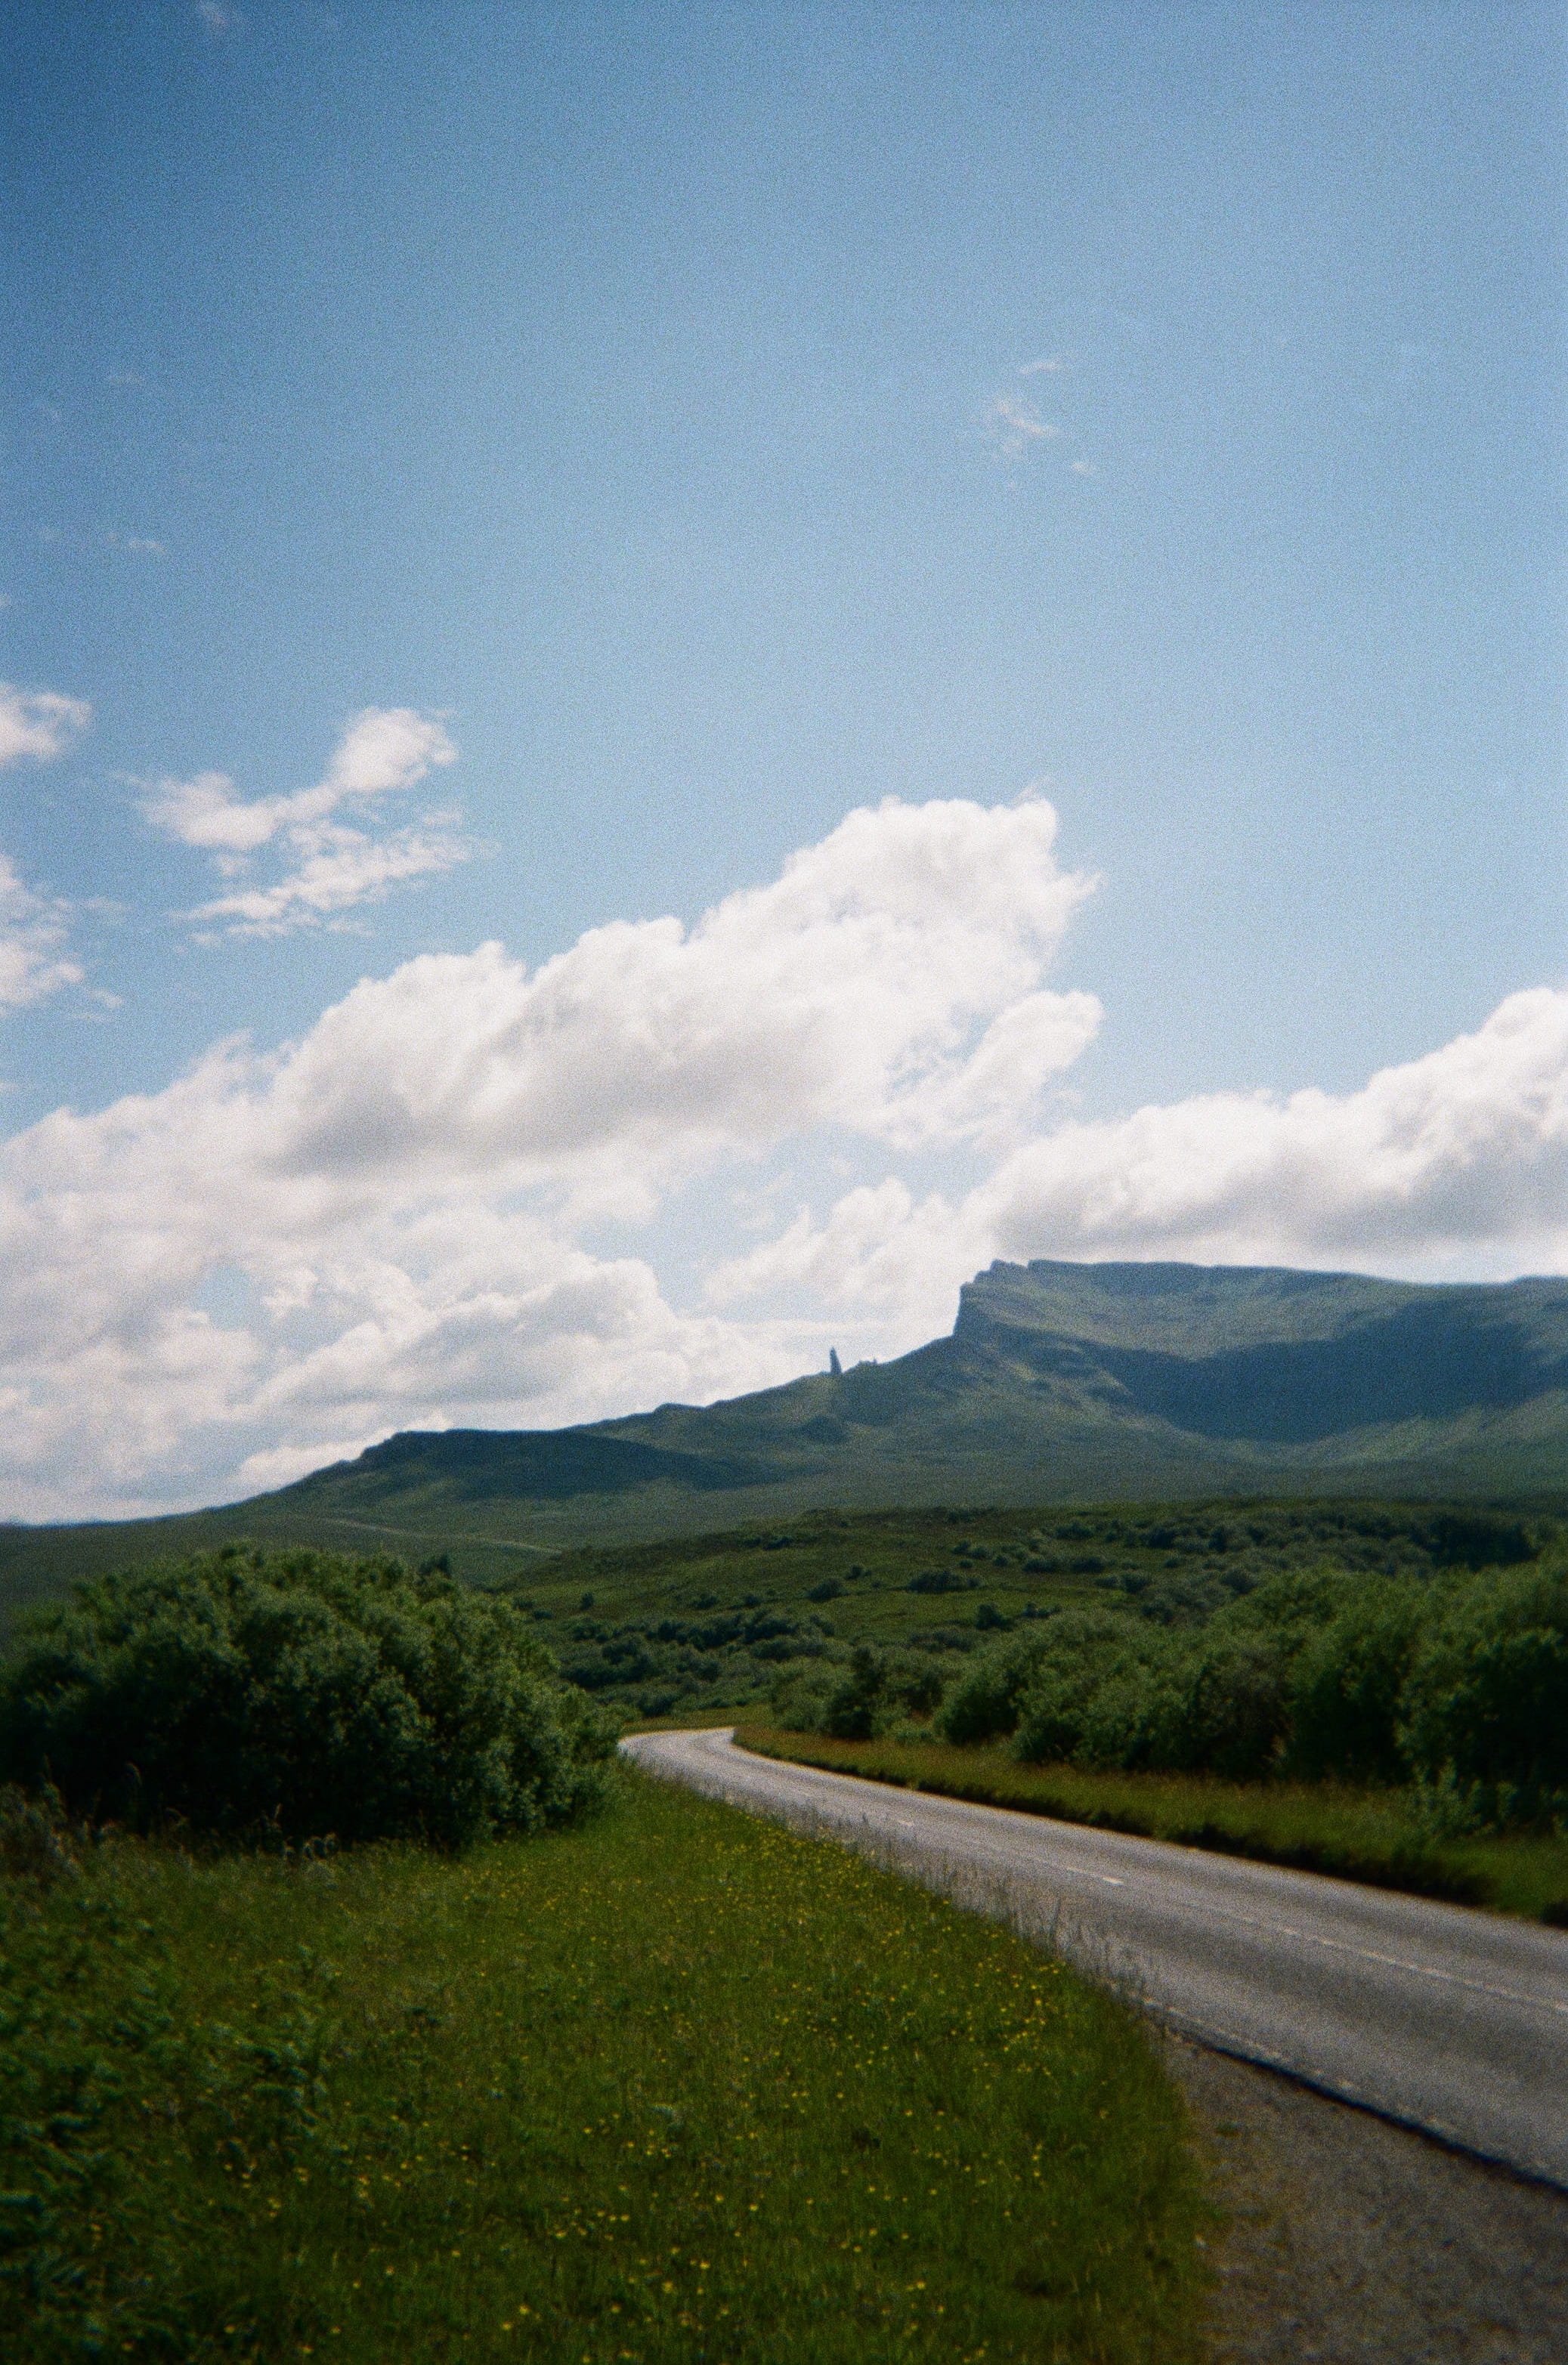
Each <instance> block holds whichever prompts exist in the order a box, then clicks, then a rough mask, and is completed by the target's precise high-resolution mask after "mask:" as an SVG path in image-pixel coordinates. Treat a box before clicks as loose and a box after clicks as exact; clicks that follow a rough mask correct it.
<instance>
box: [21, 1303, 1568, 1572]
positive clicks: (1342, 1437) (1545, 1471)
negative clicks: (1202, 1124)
mask: <svg viewBox="0 0 1568 2365" xmlns="http://www.w3.org/2000/svg"><path fill="white" fill-rule="evenodd" d="M1265 1494H1276V1495H1287V1494H1288V1495H1297V1496H1301V1495H1314V1496H1322V1495H1327V1494H1341V1495H1355V1496H1360V1497H1362V1498H1365V1497H1369V1496H1376V1497H1383V1498H1402V1499H1412V1498H1415V1499H1418V1498H1423V1497H1433V1496H1448V1497H1454V1496H1490V1497H1506V1498H1510V1499H1517V1500H1534V1501H1538V1502H1540V1503H1541V1504H1542V1505H1543V1506H1547V1507H1552V1506H1557V1505H1561V1504H1563V1503H1565V1502H1568V1281H1556V1280H1538V1281H1518V1282H1513V1283H1507V1284H1506V1285H1486V1286H1483V1285H1476V1286H1454V1287H1447V1286H1442V1287H1434V1286H1426V1285H1417V1284H1406V1283H1394V1282H1384V1281H1374V1280H1369V1279H1366V1278H1364V1277H1361V1276H1359V1275H1354V1274H1339V1273H1312V1272H1286V1271H1276V1270H1271V1269H1244V1268H1237V1267H1229V1266H1221V1267H1204V1266H1197V1265H1177V1264H1103V1265H1076V1264H1056V1263H1046V1262H1041V1263H1036V1264H1030V1265H1008V1264H997V1265H993V1266H992V1267H991V1270H990V1271H989V1272H984V1273H981V1274H980V1275H979V1277H978V1278H977V1279H976V1280H974V1281H972V1282H970V1283H968V1284H967V1286H966V1287H965V1289H964V1291H963V1293H962V1298H961V1303H960V1306H959V1312H958V1321H957V1323H956V1324H955V1326H954V1329H953V1332H952V1335H951V1336H950V1337H949V1338H946V1339H935V1340H934V1341H933V1342H932V1343H931V1344H930V1345H929V1346H925V1347H922V1348H919V1349H917V1350H916V1351H914V1352H913V1354H909V1355H905V1356H902V1357H901V1358H900V1359H899V1360H898V1361H897V1362H890V1363H884V1364H878V1363H862V1364H858V1365H857V1366H856V1368H855V1369H854V1370H852V1371H849V1372H846V1373H843V1374H842V1375H833V1374H828V1373H818V1374H815V1375H813V1376H811V1377H809V1378H805V1379H800V1380H795V1381H792V1382H790V1384H788V1385H787V1386H784V1387H778V1388H769V1389H765V1390H763V1391H761V1392H760V1393H758V1394H756V1395H746V1396H740V1397H736V1398H735V1399H734V1400H733V1401H732V1402H730V1403H728V1404H719V1405H711V1406H708V1407H692V1406H685V1405H665V1406H662V1407H660V1408H659V1409H658V1410H657V1411H656V1412H651V1413H644V1414H638V1415H634V1416H632V1417H630V1418H624V1419H620V1420H610V1421H599V1422H593V1423H589V1424H587V1425H585V1426H582V1427H579V1428H576V1429H554V1430H522V1431H499V1430H484V1429H457V1430H446V1431H409V1432H406V1433H404V1434H402V1435H400V1436H397V1437H393V1438H389V1439H388V1440H386V1443H385V1444H382V1445H377V1446H373V1447H372V1448H371V1449H370V1450H369V1451H368V1452H365V1453H363V1454H361V1455H360V1456H359V1457H358V1459H357V1460H355V1461H353V1462H348V1463H337V1464H335V1465H334V1466H333V1467H331V1468H330V1469H327V1470H322V1471H319V1472H317V1473H316V1474H314V1475H312V1476H311V1477H308V1478H305V1479H302V1480H300V1481H299V1482H298V1483H297V1484H296V1485H292V1486H287V1487H284V1488H282V1489H281V1490H280V1491H278V1492H277V1493H275V1494H272V1495H264V1496H256V1497H254V1498H253V1499H252V1501H250V1502H248V1503H243V1504H238V1505H234V1506H231V1507H229V1508H224V1509H221V1510H217V1511H208V1512H199V1513H194V1514H191V1515H189V1516H188V1517H186V1518H184V1519H161V1520H151V1521H140V1522H134V1523H127V1524H122V1525H104V1526H99V1527H94V1528H74V1529H63V1528H60V1529H10V1530H0V1594H3V1595H5V1596H6V1597H9V1598H10V1599H12V1600H16V1599H18V1598H20V1597H24V1596H25V1595H27V1594H28V1592H30V1591H33V1590H39V1591H49V1590H51V1589H52V1588H53V1586H55V1585H56V1584H57V1583H58V1582H59V1580H60V1577H61V1575H63V1574H67V1573H69V1574H75V1573H78V1572H81V1571H84V1570H85V1569H89V1568H93V1567H102V1566H105V1565H109V1564H119V1563H122V1562H124V1561H125V1560H127V1559H129V1558H140V1557H143V1556H145V1555H150V1554H151V1553H154V1552H167V1551H170V1550H172V1549H179V1550H184V1549H189V1548H192V1547H194V1546H196V1545H197V1544H205V1543H208V1542H214V1541H221V1540H222V1539H224V1538H226V1537H230V1536H234V1535H239V1534H248V1535H253V1536H258V1537H262V1538H268V1539H279V1538H290V1539H296V1540H298V1541H311V1542H321V1543H335V1544H338V1545H340V1546H344V1547H349V1546H352V1545H353V1543H355V1542H356V1541H357V1542H359V1543H361V1544H363V1545H364V1546H366V1547H369V1546H372V1545H375V1544H377V1543H380V1544H384V1545H386V1546H388V1547H390V1548H393V1549H397V1550H400V1551H403V1552H410V1553H417V1552H419V1551H420V1550H421V1549H423V1550H436V1549H445V1550H450V1551H451V1552H452V1553H453V1557H454V1564H455V1565H457V1566H458V1567H460V1568H463V1569H464V1570H465V1571H466V1572H467V1573H469V1574H472V1575H476V1576H483V1575H497V1574H499V1573H500V1572H501V1571H502V1570H503V1568H504V1569H515V1568H517V1567H518V1566H519V1565H520V1564H522V1563H523V1562H524V1561H525V1559H526V1556H527V1555H528V1554H529V1553H531V1552H540V1551H551V1550H559V1549H560V1548H562V1547H563V1546H569V1545H573V1544H578V1543H583V1542H587V1541H596V1542H606V1543H608V1542H617V1541H637V1540H640V1539H653V1538H656V1537H660V1536H670V1535H680V1534H695V1533H699V1532H708V1531H711V1530H715V1529H718V1528H721V1527H723V1528H729V1527H738V1526H740V1525H743V1524H745V1522H747V1521H753V1520H760V1521H764V1522H766V1521H767V1519H778V1517H780V1516H782V1515H784V1514H786V1513H792V1512H796V1511H799V1510H801V1509H803V1508H807V1507H809V1506H823V1507H828V1506H836V1507H840V1508H866V1507H870V1506H876V1505H892V1504H901V1503H902V1504H918V1503H934V1502H948V1503H969V1504H976V1503H991V1504H996V1505H1017V1504H1037V1505H1047V1504H1051V1503H1064V1502H1072V1503H1089V1502H1094V1501H1107V1500H1113V1499H1121V1500H1129V1501H1130V1500H1137V1499H1144V1500H1148V1499H1150V1498H1159V1499H1172V1498H1178V1497H1182V1498H1189V1499H1190V1498H1193V1497H1195V1496H1243V1495H1245V1496H1260V1495H1265Z"/></svg>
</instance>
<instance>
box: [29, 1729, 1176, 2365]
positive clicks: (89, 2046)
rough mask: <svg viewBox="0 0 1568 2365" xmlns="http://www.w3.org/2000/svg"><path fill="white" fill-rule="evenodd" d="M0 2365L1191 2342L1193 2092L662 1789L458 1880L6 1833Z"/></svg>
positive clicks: (1037, 2351)
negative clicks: (1176, 2091)
mask: <svg viewBox="0 0 1568 2365" xmlns="http://www.w3.org/2000/svg"><path fill="white" fill-rule="evenodd" d="M6 1854H8V1856H9V1868H8V1870H4V1871H0V2195H3V2198H0V2353H4V2354H5V2355H6V2357H7V2358H14V2359H17V2360H18V2361H19V2365H20V2360H26V2365H64V2361H65V2360H67V2359H71V2360H77V2359H84V2358H90V2357H98V2358H106V2357H116V2358H119V2357H131V2358H140V2359H167V2360H171V2365H173V2360H178V2365H191V2360H201V2359H220V2358H221V2359H258V2360H260V2359H266V2360H273V2359H285V2358H286V2359H297V2358H300V2357H308V2356H311V2355H314V2356H316V2357H317V2358H323V2357H333V2358H339V2359H345V2360H350V2361H351V2365H352V2360H359V2365H383V2360H385V2359H389V2358H408V2359H416V2358H417V2359H420V2360H421V2365H424V2360H430V2365H439V2360H442V2359H456V2358H457V2357H459V2356H461V2357H463V2358H465V2359H486V2358H498V2357H513V2356H518V2355H527V2356H533V2357H539V2358H549V2359H570V2360H572V2365H577V2359H585V2360H588V2365H610V2360H617V2365H688V2360H690V2359H701V2358H707V2359H711V2360H714V2365H717V2361H718V2360H721V2359H727V2360H730V2365H794V2360H796V2359H805V2358H810V2359H812V2360H813V2365H838V2361H839V2360H843V2365H879V2360H890V2359H931V2360H933V2365H935V2360H937V2359H940V2360H943V2365H946V2360H949V2359H959V2358H968V2359H976V2358H980V2357H983V2358H985V2359H987V2360H988V2365H994V2360H1005V2359H1017V2360H1020V2361H1021V2360H1024V2359H1028V2360H1030V2365H1035V2361H1036V2360H1048V2359H1057V2360H1065V2359H1074V2360H1091V2359H1092V2360H1099V2365H1122V2360H1126V2365H1133V2360H1145V2365H1153V2360H1155V2359H1158V2360H1159V2361H1160V2365H1180V2360H1182V2359H1187V2358H1190V2357H1191V2356H1193V2353H1194V2348H1195V2346H1196V2344H1195V2340H1194V2332H1193V2320H1194V2314H1195V2303H1196V2298H1197V2282H1198V2274H1197V2264H1196V2261H1197V2250H1196V2245H1195V2236H1197V2234H1198V2233H1199V2232H1200V2231H1202V2230H1203V2225H1202V2214H1201V2208H1200V2203H1199V2201H1198V2197H1197V2194H1196V2192H1195V2190H1194V2181H1193V2169H1192V2167H1191V2164H1190V2160H1189V2158H1188V2155H1187V2153H1186V2150H1185V2147H1184V2145H1183V2141H1182V2124H1181V2118H1180V2113H1179V2108H1178V2106H1177V2104H1176V2102H1175V2099H1174V2097H1173V2095H1172V2093H1171V2091H1170V2088H1169V2086H1168V2085H1167V2084H1166V2082H1165V2081H1164V2079H1162V2077H1161V2075H1160V2073H1159V2068H1158V2066H1157V2064H1156V2062H1155V2060H1154V2058H1153V2056H1152V2053H1151V2051H1150V2048H1149V2046H1148V2040H1147V2038H1146V2037H1145V2036H1144V2034H1142V2032H1141V2031H1140V2030H1139V2029H1138V2028H1137V2025H1136V2024H1135V2023H1134V2022H1133V2021H1132V2020H1131V2018H1130V2017H1129V2016H1128V2015H1127V2014H1126V2012H1124V2011H1123V2010H1121V2009H1120V2008H1119V2007H1117V2006H1116V2005H1114V2003H1112V2002H1111V2001H1109V2000H1107V1999H1106V1998H1104V1997H1102V1996H1100V1995H1098V1994H1096V1993H1095V1992H1093V1991H1092V1990H1089V1989H1088V1988H1086V1987H1085V1986H1084V1985H1083V1984H1081V1982H1080V1981H1079V1980H1078V1979H1076V1978H1074V1977H1073V1976H1072V1975H1071V1974H1070V1973H1069V1972H1067V1971H1065V1970H1063V1969H1062V1968H1061V1967H1060V1966H1059V1965H1057V1964H1054V1963H1052V1962H1050V1961H1049V1960H1047V1959H1046V1958H1045V1957H1043V1956H1040V1955H1039V1954H1038V1953H1036V1951H1034V1950H1033V1949H1032V1948H1030V1947H1028V1946H1026V1945H1024V1944H1023V1943H1021V1942H1020V1941H1017V1940H1015V1939H1014V1938H1013V1937H1011V1936H1010V1935H1009V1934H1008V1933H1006V1932H1004V1931H1003V1930H1002V1929H1000V1928H998V1927H996V1926H994V1925H991V1924H989V1923H986V1922H980V1921H978V1920H975V1919H972V1918H970V1917H967V1916H965V1915H963V1914H960V1913H958V1912H957V1911H954V1910H952V1909H951V1908H949V1907H948V1906H946V1905H945V1904H943V1903H942V1902H940V1901H939V1900H936V1899H935V1898H933V1897H931V1896H929V1895H927V1894H926V1893H924V1891H923V1890H921V1889H915V1888H913V1887H911V1886H908V1885H905V1884H903V1883H902V1882H899V1881H897V1880H894V1879H892V1878H891V1877H888V1876H887V1875H885V1874H882V1873H880V1872H879V1871H877V1870H876V1869H875V1868H873V1867H872V1866H868V1865H867V1864H866V1863H864V1862H863V1861H861V1860H860V1859H858V1858H857V1857H855V1856H853V1855H849V1854H847V1853H846V1852H842V1851H840V1850H838V1849H836V1848H834V1847H830V1846H827V1845H825V1844H822V1843H820V1842H812V1841H809V1840H805V1839H801V1838H799V1837H795V1836H792V1835H790V1834H789V1833H784V1832H781V1831H778V1830H776V1829H774V1828H772V1827H771V1826H769V1825H767V1824H764V1823H760V1822H756V1821H751V1820H749V1819H748V1818H746V1817H745V1816H743V1815H740V1814H738V1813H735V1812H734V1811H732V1810H726V1809H723V1808H720V1807H717V1806H714V1805H712V1804H710V1803H708V1802H706V1801H703V1800H700V1799H694V1798H691V1797H689V1796H685V1795H682V1794H679V1793H677V1792H666V1791H664V1790H662V1789H660V1788H658V1787H657V1786H655V1785H654V1784H652V1783H649V1782H647V1781H645V1780H644V1779H642V1778H640V1777H631V1776H625V1777H622V1776H612V1777H611V1786H610V1799H609V1802H608V1804H607V1807H606V1809H605V1810H604V1811H603V1812H601V1813H600V1814H599V1815H598V1816H596V1817H594V1818H592V1819H590V1820H589V1821H587V1822H586V1823H583V1824H580V1825H578V1826H577V1827H576V1828H575V1829H573V1830H571V1831H555V1832H545V1833H543V1834H540V1835H538V1836H535V1837H533V1838H532V1839H528V1840H521V1839H517V1838H510V1839H502V1840H498V1841H494V1842H491V1843H489V1844H486V1845H481V1846H479V1847H477V1848H476V1849H474V1850H471V1851H470V1852H469V1853H467V1854H466V1855H453V1854H451V1853H449V1852H444V1851H435V1850H431V1849H429V1848H425V1847H422V1846H420V1845H417V1844H376V1845H372V1846H367V1847H364V1848H359V1849H355V1850H351V1851H345V1852H343V1853H341V1854H339V1855H331V1856H327V1857H322V1856H321V1855H314V1856H312V1855H308V1854H307V1855H300V1854H298V1853H292V1854H281V1855H280V1854H276V1853H274V1854H273V1855H261V1854H257V1853H255V1852H254V1851H251V1852H243V1853H230V1854H226V1855H223V1854H213V1853H208V1854H207V1855H204V1856H203V1857H202V1858H200V1859H199V1860H198V1859H195V1858H193V1857H191V1856H190V1855H185V1854H182V1853H180V1852H178V1851H176V1850H175V1849H174V1848H173V1847H172V1846H171V1845H170V1844H168V1843H167V1842H166V1841H165V1842H162V1843H153V1842H147V1841H142V1840H138V1839H135V1838H132V1837H120V1838H118V1839H117V1838H106V1839H101V1840H99V1841H97V1842H82V1841H79V1840H77V1841H73V1839H72V1838H71V1837H70V1835H68V1834H62V1833H60V1832H59V1830H58V1829H56V1828H55V1827H53V1826H52V1825H51V1824H50V1821H49V1820H48V1819H47V1817H45V1816H44V1815H42V1814H41V1813H40V1812H39V1810H36V1809H31V1808H28V1807H26V1806H25V1805H23V1804H21V1803H19V1802H17V1801H16V1800H15V1799H13V1800H12V1802H11V1805H10V1807H9V1810H7V1812H6V1814H4V1815H0V1856H3V1855H6Z"/></svg>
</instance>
